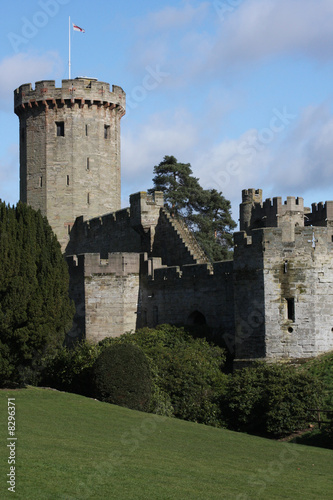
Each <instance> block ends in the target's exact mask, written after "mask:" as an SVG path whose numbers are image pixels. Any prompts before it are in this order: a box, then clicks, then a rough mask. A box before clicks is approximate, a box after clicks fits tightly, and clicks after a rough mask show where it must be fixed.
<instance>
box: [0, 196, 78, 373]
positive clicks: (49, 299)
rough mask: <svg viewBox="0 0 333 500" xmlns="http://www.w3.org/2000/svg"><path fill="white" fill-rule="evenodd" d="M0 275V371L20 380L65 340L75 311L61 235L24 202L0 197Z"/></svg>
mask: <svg viewBox="0 0 333 500" xmlns="http://www.w3.org/2000/svg"><path fill="white" fill-rule="evenodd" d="M0 277H1V278H0V377H2V378H3V379H6V378H7V379H11V380H15V381H20V376H21V375H22V374H27V373H30V374H32V373H33V371H34V368H36V367H37V366H38V365H39V364H40V363H41V359H42V358H43V356H45V355H47V354H48V353H49V352H52V351H54V350H55V349H56V348H57V347H60V346H61V345H62V343H63V341H64V338H65V333H66V332H67V331H68V330H69V329H70V327H71V324H72V318H73V314H74V310H73V305H72V303H71V301H70V300H69V297H68V284H69V276H68V269H67V264H66V262H65V260H64V258H63V256H62V254H61V249H60V245H59V243H58V241H57V238H56V236H55V235H54V233H53V232H52V229H51V227H50V225H49V224H48V222H47V220H46V218H44V217H42V215H41V213H40V212H36V211H34V210H33V209H32V208H31V207H28V206H27V205H25V204H22V203H18V205H17V206H16V207H10V206H9V205H6V204H5V203H3V202H1V201H0ZM32 378H33V377H32Z"/></svg>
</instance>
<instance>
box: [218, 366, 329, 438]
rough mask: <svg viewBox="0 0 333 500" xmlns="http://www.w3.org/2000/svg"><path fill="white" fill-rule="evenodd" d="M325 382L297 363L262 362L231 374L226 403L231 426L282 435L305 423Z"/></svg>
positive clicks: (249, 430) (228, 423) (320, 397)
mask: <svg viewBox="0 0 333 500" xmlns="http://www.w3.org/2000/svg"><path fill="white" fill-rule="evenodd" d="M322 394H323V391H322V384H321V383H320V382H319V381H318V380H317V379H316V378H315V377H313V376H311V375H310V374H304V373H300V372H299V371H297V370H296V369H295V368H294V367H287V366H284V365H278V364H274V365H269V364H265V363H258V364H256V365H255V366H253V367H250V368H245V369H243V370H240V371H237V372H236V373H235V374H234V375H233V376H230V377H229V383H228V387H227V391H226V393H225V396H224V398H223V402H222V406H223V409H224V413H225V416H226V418H227V425H228V427H229V428H231V429H234V430H238V431H243V432H250V433H255V434H261V435H270V436H281V435H286V434H290V433H292V432H294V431H296V430H299V429H302V428H304V427H305V425H306V422H307V419H308V418H309V411H308V410H309V409H311V408H316V407H318V405H319V406H320V404H321V401H322Z"/></svg>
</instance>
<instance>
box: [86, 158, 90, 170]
mask: <svg viewBox="0 0 333 500" xmlns="http://www.w3.org/2000/svg"><path fill="white" fill-rule="evenodd" d="M87 170H90V159H89V158H87Z"/></svg>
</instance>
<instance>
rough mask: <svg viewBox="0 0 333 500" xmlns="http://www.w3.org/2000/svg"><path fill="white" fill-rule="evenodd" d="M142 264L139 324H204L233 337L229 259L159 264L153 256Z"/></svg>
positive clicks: (228, 336)
mask: <svg viewBox="0 0 333 500" xmlns="http://www.w3.org/2000/svg"><path fill="white" fill-rule="evenodd" d="M145 265H146V267H145V268H143V277H142V282H141V287H140V288H141V289H140V311H139V312H140V314H139V320H140V323H139V325H138V326H149V327H154V326H156V325H157V324H163V323H171V324H187V325H193V324H206V325H208V326H209V327H211V328H212V330H213V333H214V334H215V335H217V336H219V337H220V338H222V337H224V338H225V341H226V342H229V343H230V338H232V340H233V332H234V307H233V304H234V297H233V283H232V270H233V264H232V262H216V263H215V264H214V265H213V266H212V267H211V266H209V265H207V264H199V265H184V266H182V267H177V266H175V267H162V266H161V261H158V259H155V260H154V261H153V262H151V261H146V262H145ZM231 343H233V342H232V341H231ZM229 347H232V346H229Z"/></svg>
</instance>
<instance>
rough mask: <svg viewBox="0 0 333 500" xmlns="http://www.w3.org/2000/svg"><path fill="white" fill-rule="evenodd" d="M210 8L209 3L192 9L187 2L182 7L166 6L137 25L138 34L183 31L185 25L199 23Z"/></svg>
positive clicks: (203, 3)
mask: <svg viewBox="0 0 333 500" xmlns="http://www.w3.org/2000/svg"><path fill="white" fill-rule="evenodd" d="M209 8H210V2H202V3H200V4H199V5H198V6H197V7H193V6H192V5H191V4H190V3H189V2H185V4H184V5H183V6H181V7H180V8H178V7H171V6H167V7H164V8H163V9H161V10H159V11H158V12H151V13H149V14H148V16H147V17H146V19H145V20H144V21H141V22H140V24H139V32H140V31H141V32H145V31H146V32H148V33H152V32H157V33H158V34H159V35H160V34H161V32H163V31H166V32H168V33H170V31H172V30H174V29H179V28H181V29H183V28H184V27H185V26H187V25H192V26H193V24H194V23H196V22H198V21H199V22H200V21H201V20H202V18H203V16H205V15H206V13H207V11H208V9H209Z"/></svg>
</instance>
